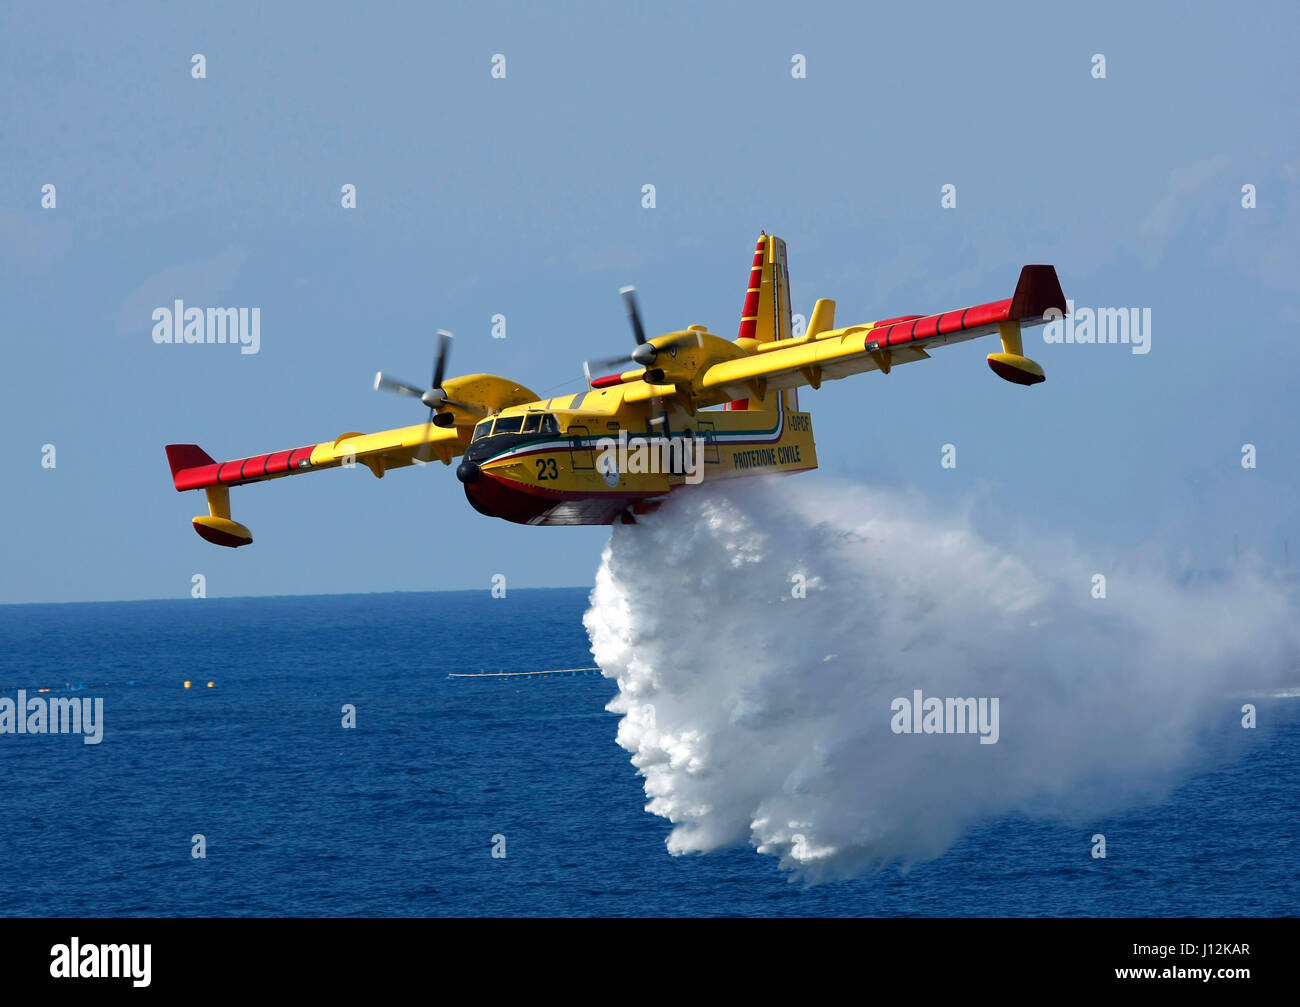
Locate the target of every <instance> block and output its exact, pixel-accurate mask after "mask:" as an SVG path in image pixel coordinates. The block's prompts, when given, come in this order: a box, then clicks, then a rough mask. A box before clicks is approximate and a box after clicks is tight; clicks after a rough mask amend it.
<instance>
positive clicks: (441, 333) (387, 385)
mask: <svg viewBox="0 0 1300 1007" xmlns="http://www.w3.org/2000/svg"><path fill="white" fill-rule="evenodd" d="M451 340H452V335H451V333H450V332H448V331H447V330H446V329H439V330H438V344H437V347H438V348H437V353H436V355H435V356H434V359H433V377H432V378H431V379H430V382H429V387H428V388H420V387H419V386H417V385H413V384H410V383H409V382H406V381H401V380H399V379H397V378H392V377H386V376H385V375H384V372H383V371H380V372H379V373H378V374H376V375H375V391H379V389H381V388H382V389H385V390H387V391H390V392H398V393H399V394H401V395H410V396H413V397H414V398H417V399H419V400H420V401H421V402H423V403H424V404H425V405H426V406H428V407H429V422H430V423H434V422H436V421H435V419H434V413H436V412H437V411H438V410H439V409H441V408H442V407H443V406H454V407H455V408H457V409H460V410H463V411H464V412H467V413H470V414H472V415H474V416H486V415H487V410H485V409H482V408H480V407H479V406H475V405H470V404H469V403H468V402H459V401H457V400H456V399H453V398H448V396H447V393H446V392H445V391H443V388H442V379H443V375H444V374H446V372H447V357H448V355H449V353H450V350H451Z"/></svg>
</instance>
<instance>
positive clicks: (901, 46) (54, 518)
mask: <svg viewBox="0 0 1300 1007" xmlns="http://www.w3.org/2000/svg"><path fill="white" fill-rule="evenodd" d="M1198 8H1203V9H1198ZM1298 24H1300V12H1298V10H1297V8H1296V6H1295V5H1294V4H1284V3H1261V4H1247V5H1245V7H1244V8H1228V7H1218V6H1213V7H1212V6H1210V5H1185V4H1140V5H1131V4H1089V5H1087V8H1086V9H1082V5H1081V9H1079V10H1077V11H1071V12H1062V11H1059V10H1055V9H1053V7H1052V5H1044V4H1015V5H966V4H961V5H957V4H953V5H947V4H940V5H933V6H931V5H916V4H906V5H894V4H891V5H882V6H880V7H871V8H867V7H865V6H864V5H849V4H843V5H838V4H801V5H789V4H755V3H746V4H734V5H733V4H727V5H724V4H718V5H698V4H690V5H687V4H681V5H676V4H656V5H647V6H645V7H644V8H640V9H637V10H627V9H623V8H622V6H621V5H620V6H619V7H618V8H617V9H615V8H614V7H613V6H612V5H602V4H562V5H558V6H549V7H547V8H545V9H544V8H543V7H542V6H540V5H524V4H518V5H493V4H475V5H472V6H470V5H466V6H465V7H464V8H461V9H457V8H452V7H447V8H445V9H444V8H442V7H440V6H439V7H435V6H434V5H424V4H420V5H415V4H411V5H391V4H370V5H364V6H357V7H355V8H351V9H349V8H342V7H335V6H331V5H288V4H269V5H261V4H256V5H253V4H250V5H237V4H222V5H213V6H212V7H211V8H210V9H207V10H202V11H200V10H191V9H188V8H187V7H185V6H183V5H163V4H158V5H143V4H121V5H114V6H113V7H111V8H110V7H100V6H90V5H87V6H86V7H85V8H84V9H83V10H81V11H79V12H75V13H74V11H73V9H72V8H64V7H59V8H51V7H48V6H42V5H34V4H10V5H7V6H6V7H5V8H4V9H3V11H2V12H0V87H2V88H3V93H4V94H5V101H4V105H3V108H4V112H3V119H2V120H0V122H2V129H3V134H2V142H0V182H2V186H0V276H2V277H3V279H2V280H0V293H3V304H4V323H5V324H4V327H3V357H2V359H3V371H2V373H3V375H4V379H3V389H2V392H3V394H2V395H0V419H2V420H3V424H4V429H5V431H6V436H5V438H4V441H3V444H0V451H2V452H3V462H4V467H3V470H4V484H3V494H0V501H2V502H0V508H2V511H0V519H2V520H3V526H4V528H5V529H6V531H7V535H6V541H5V545H4V558H5V562H4V564H3V571H2V572H0V602H26V601H73V600H107V599H129V598H156V597H185V596H188V594H189V590H190V583H191V581H190V578H191V576H192V574H193V573H196V572H201V573H203V574H204V575H205V576H206V578H207V583H208V592H209V594H210V595H213V596H217V595H220V596H228V595H245V594H281V593H303V592H343V591H387V590H432V589H443V588H474V587H484V588H486V587H487V586H488V583H489V578H490V577H491V575H492V574H493V573H498V572H500V573H505V574H506V575H507V577H508V580H509V584H510V585H511V586H512V587H529V586H551V585H576V584H587V583H590V580H591V577H592V574H593V572H594V570H595V569H596V566H597V564H598V562H599V554H600V549H601V546H602V544H603V543H604V541H605V539H606V537H607V532H606V530H605V529H601V528H581V529H565V528H555V529H534V528H523V527H517V526H514V525H510V524H507V523H505V522H502V521H495V520H491V519H488V518H485V517H482V516H480V515H479V514H477V513H475V512H474V511H473V510H472V509H471V508H470V507H469V506H468V504H467V503H466V501H465V499H464V496H463V493H462V491H461V487H460V485H459V484H458V483H457V482H456V480H455V477H454V475H453V473H452V471H451V470H450V469H443V468H441V467H440V466H430V467H428V468H425V469H412V470H403V471H399V472H395V473H392V474H391V475H390V476H388V477H385V478H384V479H383V480H382V481H380V480H376V479H374V478H373V477H371V476H370V475H369V474H368V473H367V472H365V470H364V469H357V470H354V471H339V472H329V473H324V474H318V475H312V476H307V477H304V478H301V479H289V480H280V481H277V482H274V483H270V484H263V485H256V486H250V487H244V488H240V489H236V490H235V491H234V493H233V494H232V497H233V505H234V515H235V517H236V519H237V520H241V521H243V522H244V523H245V524H247V525H248V526H249V527H250V528H251V529H252V531H253V534H254V537H255V539H256V541H255V543H254V545H253V546H252V547H250V548H247V549H241V550H238V551H231V550H221V549H216V548H213V547H211V546H208V545H207V544H206V543H204V542H202V541H201V540H200V539H199V538H198V537H197V536H196V535H195V534H194V533H193V531H192V530H191V529H190V527H189V519H190V517H191V516H192V515H193V514H197V513H202V512H203V511H204V506H203V503H202V495H201V494H197V493H196V494H187V495H185V496H183V497H182V496H181V495H179V494H177V493H176V492H175V491H174V490H173V489H172V487H171V483H170V479H169V475H168V471H167V466H166V462H165V459H164V456H163V450H162V447H163V445H164V444H165V443H168V442H191V441H192V442H195V443H198V444H200V445H202V446H203V447H204V448H205V449H207V450H208V451H209V452H210V453H211V454H212V455H214V456H215V457H218V458H233V457H242V456H245V455H249V454H255V453H260V452H263V451H268V450H274V449H281V448H288V447H296V446H299V445H302V444H308V443H314V442H316V441H320V440H325V439H329V438H332V437H334V436H336V435H338V434H340V433H343V432H345V431H349V430H372V429H382V428H386V427H391V426H400V425H405V424H408V423H412V422H417V421H418V420H419V419H421V418H422V414H421V413H420V412H419V410H418V409H413V407H412V406H411V404H410V403H409V402H408V401H406V400H403V399H402V398H400V397H397V396H383V395H378V394H376V393H375V392H374V391H372V390H371V387H370V380H371V378H372V376H373V374H374V372H375V371H376V370H377V369H384V370H389V371H392V372H394V373H396V374H398V375H402V376H408V377H409V378H411V379H413V380H421V379H422V378H423V377H424V376H426V375H427V371H428V367H429V355H430V352H431V348H432V343H433V333H434V330H435V329H437V328H448V329H451V330H452V331H454V332H455V333H456V335H457V342H456V346H455V357H454V359H453V370H455V371H457V372H462V373H466V372H473V371H489V372H494V373H501V374H506V375H509V376H511V377H514V378H517V379H518V380H520V381H522V382H523V383H525V384H527V385H528V386H529V387H531V388H533V389H534V390H535V391H538V392H539V393H540V392H548V391H549V392H552V393H553V394H559V393H561V392H562V391H577V390H579V389H580V387H581V374H582V371H581V361H582V359H583V358H584V357H585V356H595V355H605V354H608V353H611V352H616V351H617V350H619V349H620V348H622V347H625V346H627V345H628V344H629V342H630V337H629V335H628V332H627V328H626V323H625V321H624V318H623V315H622V311H621V308H620V305H619V302H618V296H617V290H618V288H619V287H620V286H621V285H623V284H625V283H629V282H634V283H636V284H637V285H638V288H639V290H640V293H641V300H642V308H643V311H644V312H645V315H646V320H647V324H648V326H649V327H650V328H651V329H655V330H657V331H666V330H670V329H675V328H680V327H682V326H685V325H687V324H691V323H696V322H699V323H705V324H707V325H709V326H710V328H711V329H713V330H714V331H716V332H719V333H723V334H726V335H729V336H732V335H734V330H735V327H736V325H737V322H738V318H739V314H740V308H741V304H742V301H743V296H744V285H745V279H746V276H747V272H748V265H749V261H750V257H751V255H752V249H753V243H754V239H755V237H756V236H757V234H758V231H759V229H760V228H766V229H767V230H768V231H769V232H770V233H775V234H779V235H780V236H782V237H783V238H785V239H786V241H787V244H788V248H789V254H790V268H791V276H792V284H793V296H794V302H795V309H796V310H797V311H800V312H802V313H804V314H808V313H809V312H810V311H811V308H812V304H813V301H814V299H815V298H817V297H832V298H835V299H836V300H837V301H838V304H839V313H838V317H839V319H840V321H841V322H842V323H847V322H853V321H869V320H871V319H874V318H881V317H887V316H891V315H898V314H905V313H914V312H920V313H928V312H931V311H938V310H944V309H948V308H953V307H958V306H962V305H966V304H971V303H978V302H982V301H987V300H994V299H998V298H1002V297H1008V296H1010V294H1011V291H1012V289H1013V287H1014V285H1015V281H1016V277H1017V275H1018V271H1019V268H1020V266H1021V265H1022V264H1023V263H1026V262H1051V263H1054V264H1055V265H1056V266H1057V269H1058V272H1059V274H1060V277H1061V281H1062V284H1063V286H1064V288H1065V292H1066V295H1067V296H1068V297H1070V298H1071V299H1073V300H1074V301H1075V303H1076V304H1077V305H1084V306H1092V307H1099V306H1107V307H1119V306H1124V307H1146V308H1150V309H1151V312H1152V346H1151V352H1150V353H1148V354H1146V355H1135V354H1132V353H1131V352H1130V351H1129V348H1128V347H1124V346H1088V345H1064V346H1046V345H1043V342H1042V339H1041V338H1040V337H1039V336H1038V335H1036V334H1035V335H1034V336H1031V338H1030V340H1029V342H1028V347H1029V349H1028V350H1027V352H1028V353H1029V355H1031V356H1033V357H1034V358H1035V359H1037V360H1038V361H1039V362H1040V363H1041V364H1042V365H1043V366H1044V368H1045V369H1046V371H1047V374H1048V381H1047V383H1046V384H1043V385H1040V386H1037V387H1036V388H1032V389H1022V388H1018V387H1015V386H1012V385H1009V384H1006V383H1004V382H1001V381H999V380H997V379H996V378H995V377H994V376H993V375H992V374H991V373H990V372H989V370H988V369H987V367H986V366H985V363H984V359H983V358H984V355H985V354H986V353H988V352H990V351H992V350H994V349H996V346H995V345H994V341H991V340H981V341H978V342H974V343H966V344H963V345H960V346H956V347H951V348H947V349H943V350H940V351H938V352H936V353H935V356H934V359H933V360H930V361H926V362H922V363H919V364H915V365H909V366H908V367H903V368H899V369H898V370H896V371H895V372H894V373H892V374H890V375H888V376H883V375H880V374H869V375H862V376H859V377H856V378H851V379H848V380H846V381H843V382H834V383H828V384H827V385H825V386H824V387H823V388H822V390H821V391H819V392H816V393H810V392H805V393H804V397H803V399H802V402H803V404H804V406H805V407H810V408H811V410H812V414H813V423H814V430H815V432H816V435H817V444H818V449H819V456H820V461H821V466H822V468H821V471H820V472H818V473H814V474H812V475H809V476H801V477H799V478H802V479H813V480H828V481H843V480H848V481H854V482H860V483H873V484H882V485H885V486H890V487H902V488H912V489H916V490H918V491H920V492H922V493H924V494H925V495H926V496H928V497H930V498H931V499H932V500H935V501H938V502H939V503H940V504H941V505H944V506H951V507H952V508H954V509H969V511H970V512H971V513H972V515H973V520H975V522H976V523H977V525H978V526H979V527H980V529H981V530H982V531H984V532H985V533H986V534H988V535H989V536H991V537H993V538H995V539H1003V540H1006V541H1013V540H1014V539H1015V538H1016V537H1017V536H1021V535H1046V536H1057V537H1068V538H1071V539H1073V540H1076V541H1078V542H1081V543H1084V544H1085V547H1086V548H1087V549H1089V550H1093V551H1094V552H1095V554H1096V555H1097V556H1098V561H1099V563H1102V562H1117V561H1119V560H1120V559H1122V558H1123V557H1125V556H1129V557H1131V556H1134V555H1139V554H1143V553H1144V552H1152V553H1153V554H1160V555H1166V556H1178V557H1181V561H1182V562H1186V563H1189V564H1192V565H1195V566H1214V565H1218V564H1221V563H1222V562H1223V561H1224V559H1225V558H1226V557H1227V556H1228V555H1230V554H1231V552H1232V548H1233V546H1232V543H1233V537H1234V536H1236V537H1237V538H1238V540H1239V543H1240V548H1241V549H1242V550H1243V552H1245V551H1254V552H1258V553H1260V554H1261V555H1263V556H1265V557H1266V558H1268V559H1270V560H1280V556H1281V550H1282V542H1283V541H1284V540H1288V539H1289V540H1290V541H1291V543H1292V545H1291V548H1292V551H1295V548H1296V543H1295V534H1294V528H1293V524H1292V520H1291V519H1292V515H1293V512H1294V501H1295V500H1296V495H1297V494H1296V491H1297V486H1298V483H1300V478H1298V477H1297V466H1296V461H1297V447H1296V443H1295V435H1296V429H1297V424H1296V418H1297V406H1296V395H1295V381H1296V374H1297V366H1296V365H1297V362H1298V358H1300V348H1298V346H1297V342H1298V338H1300V309H1298V308H1297V306H1296V298H1295V294H1296V289H1297V276H1300V268H1298V267H1300V261H1298V259H1300V256H1298V255H1297V241H1296V234H1297V233H1298V231H1300V196H1298V195H1297V182H1298V181H1300V151H1298V150H1297V147H1298V144H1297V132H1296V129H1295V123H1296V119H1295V109H1296V107H1297V99H1298V98H1300V95H1298V94H1297V81H1298V79H1300V73H1298V72H1297V61H1296V59H1295V52H1296V51H1297V45H1298V44H1300V38H1297V35H1298V32H1297V25H1298ZM194 53H202V54H204V56H205V57H206V69H207V77H206V79H203V80H195V79H193V78H192V77H191V74H190V67H191V56H192V55H193V54H194ZM495 53H501V54H504V55H505V57H506V77H505V79H503V80H499V79H493V78H492V76H491V74H490V70H491V59H492V56H493V54H495ZM796 53H801V54H803V55H804V56H805V57H806V60H807V77H806V79H794V78H792V76H791V72H790V70H791V57H792V56H793V55H794V54H796ZM1095 53H1100V54H1103V55H1104V56H1105V59H1106V78H1105V79H1101V80H1099V79H1094V78H1093V77H1092V75H1091V72H1090V71H1091V67H1092V62H1091V60H1092V56H1093V54H1095ZM47 183H51V184H54V185H55V186H56V192H57V206H56V208H54V209H43V208H42V207H41V205H40V203H41V187H42V186H43V185H45V184H47ZM344 183H351V184H354V185H355V186H356V187H357V208H356V209H355V210H344V209H342V208H341V206H340V187H341V186H342V185H343V184H344ZM645 183H651V184H654V185H655V186H656V189H657V206H656V207H655V208H654V209H652V210H647V209H643V208H642V206H641V186H642V185H643V184H645ZM945 184H952V185H955V186H956V188H957V207H956V208H955V209H951V210H949V209H943V208H941V206H940V188H941V186H943V185H945ZM1244 184H1252V185H1254V186H1255V187H1256V192H1257V197H1256V198H1257V207H1256V208H1255V209H1250V210H1248V209H1244V208H1243V207H1242V206H1241V187H1242V186H1243V185H1244ZM175 298H183V299H184V300H185V301H186V302H188V303H190V304H193V305H207V306H212V305H241V306H257V307H260V309H261V316H262V331H261V351H260V352H259V353H257V354H255V355H241V354H240V353H238V352H237V351H236V350H234V349H233V348H231V347H222V346H180V347H174V346H158V345H155V344H154V343H153V342H152V340H151V338H150V332H151V328H152V321H151V312H152V310H153V309H154V308H155V307H158V306H162V305H169V304H170V303H171V302H172V300H173V299H175ZM497 313H501V314H504V315H505V316H506V318H507V333H508V335H507V338H506V339H504V340H493V339H492V338H491V337H490V319H491V316H493V315H494V314H497ZM1040 331H1041V330H1040ZM47 443H50V444H54V445H55V447H56V450H57V467H56V468H54V469H52V470H51V469H45V468H42V466H41V450H42V445H44V444H47ZM944 443H953V444H955V445H956V446H957V450H958V465H957V468H956V469H954V470H945V469H942V468H941V467H940V464H939V460H940V448H941V445H943V444H944ZM1245 443H1251V444H1254V445H1255V446H1256V448H1257V451H1258V467H1257V468H1256V469H1254V470H1246V469H1243V468H1242V466H1241V463H1240V458H1241V449H1242V445H1243V444H1245Z"/></svg>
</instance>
